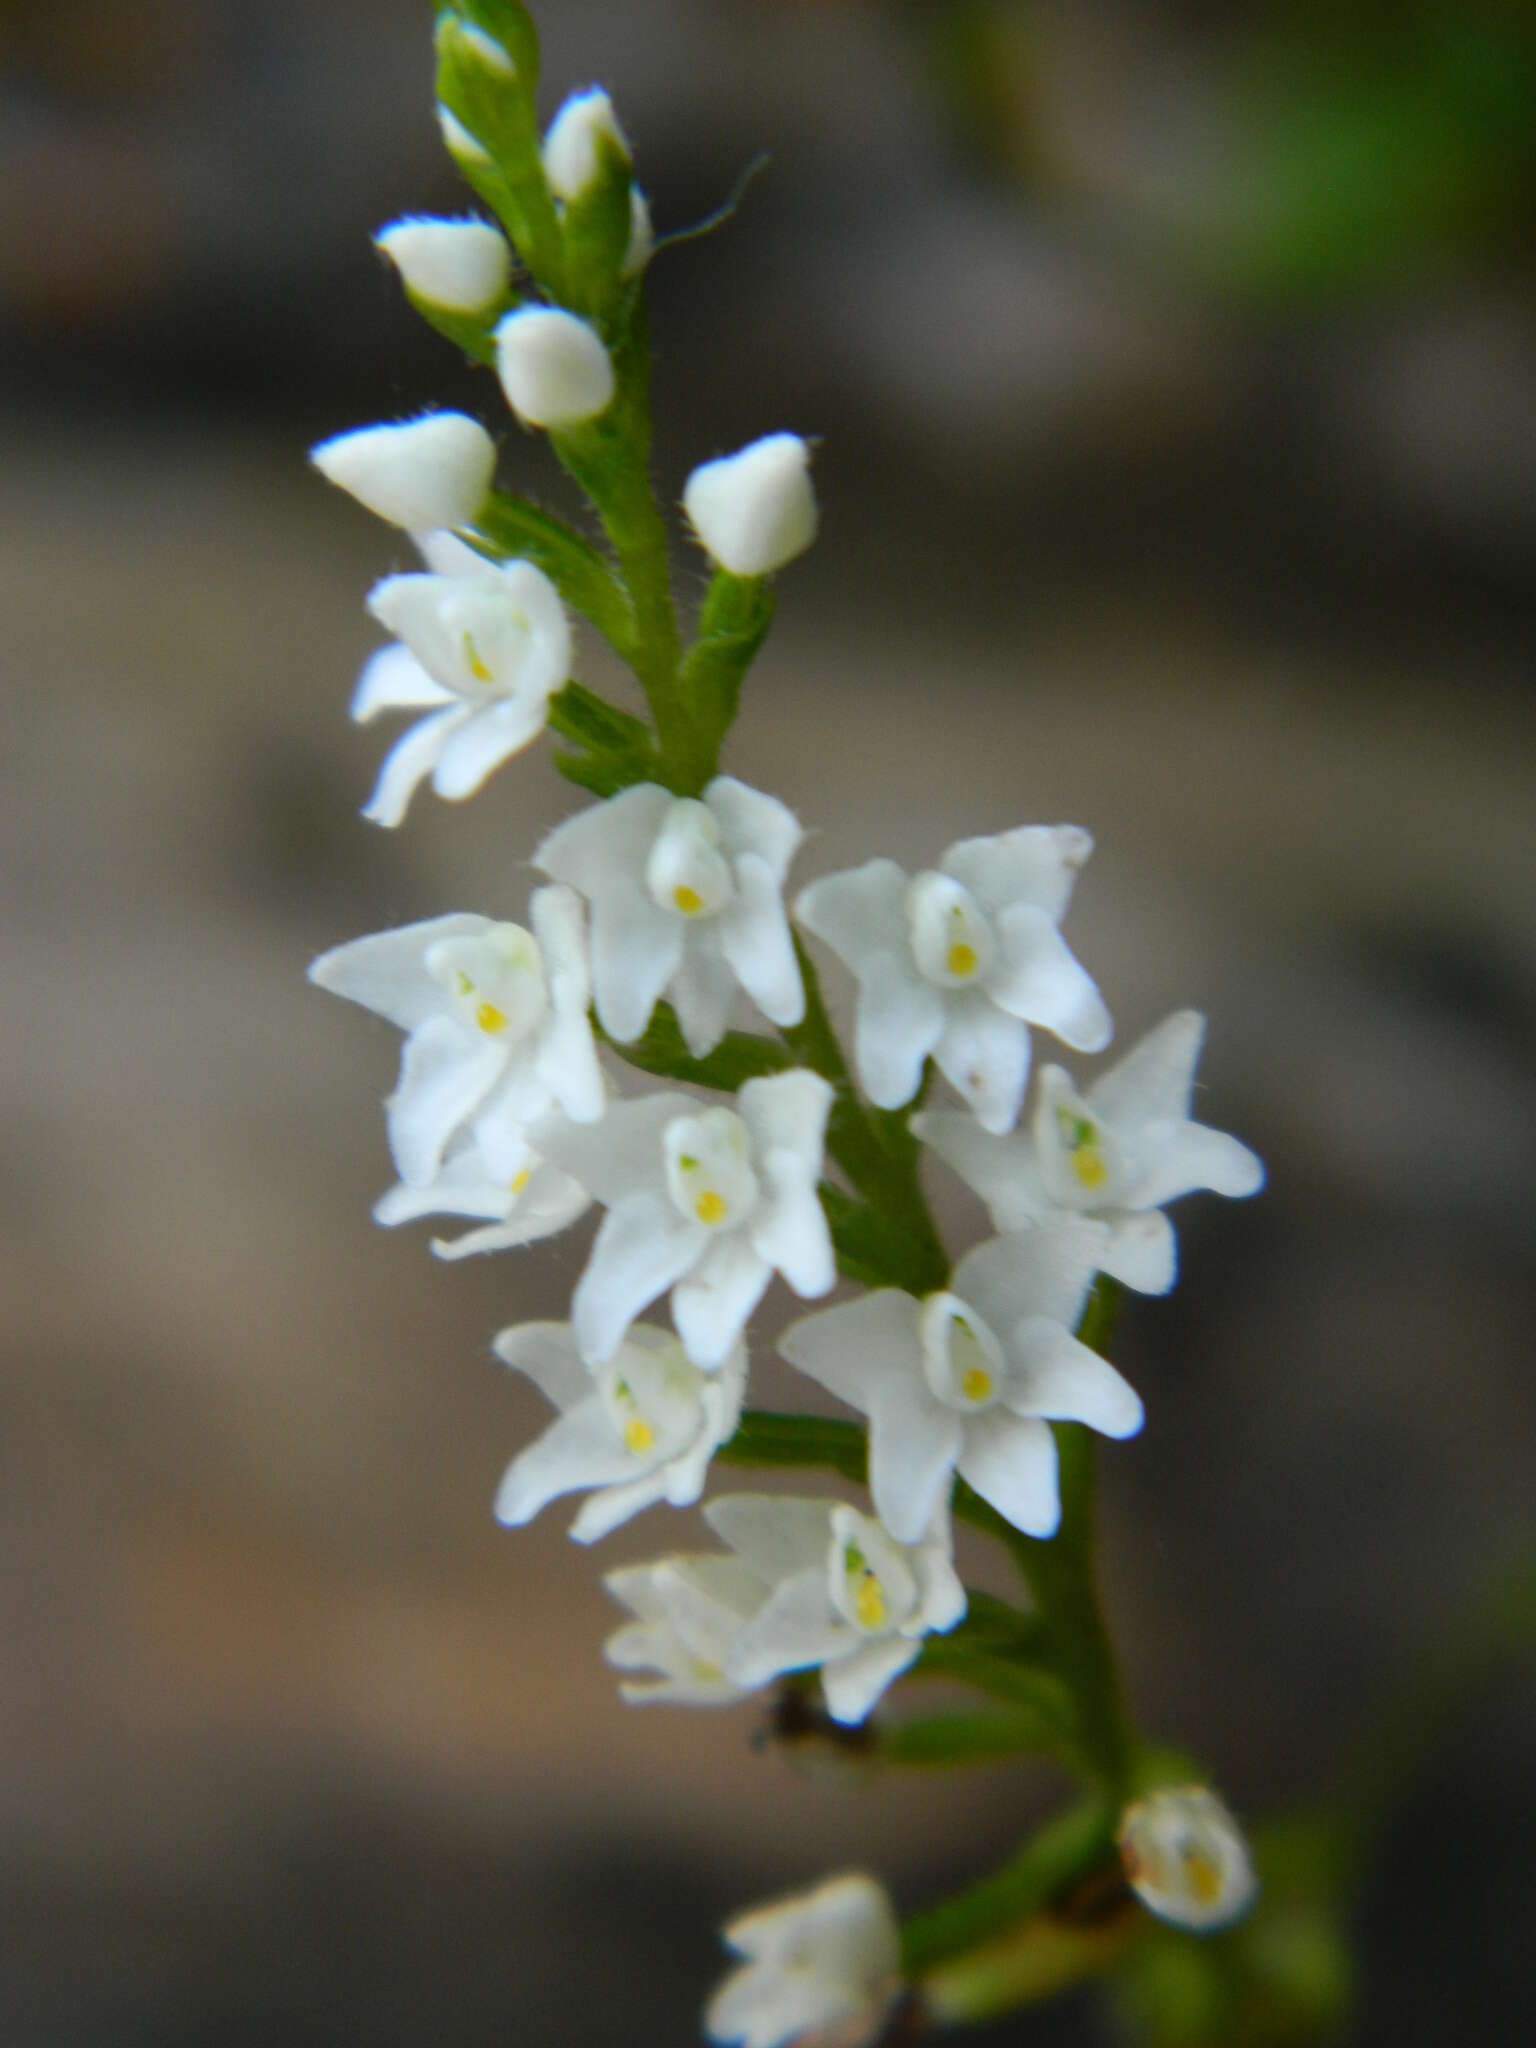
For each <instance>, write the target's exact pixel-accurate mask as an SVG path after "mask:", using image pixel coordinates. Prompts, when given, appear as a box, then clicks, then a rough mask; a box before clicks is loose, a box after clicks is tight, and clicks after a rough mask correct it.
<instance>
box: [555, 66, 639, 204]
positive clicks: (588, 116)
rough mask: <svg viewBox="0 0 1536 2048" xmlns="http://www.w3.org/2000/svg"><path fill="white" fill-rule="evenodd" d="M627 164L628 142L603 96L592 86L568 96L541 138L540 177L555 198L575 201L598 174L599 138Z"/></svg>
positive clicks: (610, 104) (599, 165) (602, 93)
mask: <svg viewBox="0 0 1536 2048" xmlns="http://www.w3.org/2000/svg"><path fill="white" fill-rule="evenodd" d="M603 137H606V138H607V140H608V142H609V143H610V144H611V145H612V146H613V147H614V148H615V149H617V150H618V152H619V154H620V155H621V156H622V157H623V158H624V161H625V162H626V163H628V162H629V154H630V152H629V142H628V139H627V138H626V136H625V134H624V130H623V129H622V128H621V127H620V126H619V117H618V115H617V114H615V113H614V111H613V102H612V100H610V99H609V97H608V95H607V93H605V92H603V91H602V90H601V89H600V88H599V87H597V86H594V87H593V88H592V90H591V91H590V92H577V93H572V95H571V97H570V98H569V99H568V100H567V101H566V103H565V105H564V106H563V107H562V108H561V109H560V111H559V113H558V114H556V116H555V118H554V120H553V121H551V122H550V124H549V133H548V134H547V135H546V136H545V137H544V175H545V177H546V178H548V180H549V188H550V190H551V191H552V192H553V193H554V194H555V196H556V197H557V198H559V199H579V198H580V197H581V195H582V194H583V193H584V192H585V191H586V190H587V188H588V186H590V185H595V184H596V183H597V180H598V178H599V176H600V175H601V172H602V168H603V166H602V155H601V143H600V138H603Z"/></svg>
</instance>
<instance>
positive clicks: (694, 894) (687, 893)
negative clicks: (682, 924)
mask: <svg viewBox="0 0 1536 2048" xmlns="http://www.w3.org/2000/svg"><path fill="white" fill-rule="evenodd" d="M672 901H673V902H674V903H675V904H676V905H677V907H678V909H679V910H680V911H681V912H682V913H683V915H684V917H697V916H698V914H699V912H700V911H701V910H702V909H703V908H704V898H703V897H702V896H701V895H700V894H699V892H698V890H697V889H690V888H689V887H688V885H687V883H686V882H679V883H678V885H677V887H676V888H675V889H674V890H673V891H672Z"/></svg>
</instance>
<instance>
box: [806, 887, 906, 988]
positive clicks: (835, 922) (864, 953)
mask: <svg viewBox="0 0 1536 2048" xmlns="http://www.w3.org/2000/svg"><path fill="white" fill-rule="evenodd" d="M906 897H907V877H906V874H905V873H904V871H903V870H902V869H901V868H899V867H898V866H897V865H896V863H895V861H893V860H871V861H866V862H865V863H864V865H863V867H860V868H844V869H843V870H842V871H841V873H839V874H835V875H824V876H823V877H822V879H821V880H820V881H819V882H812V883H811V885H810V887H809V888H806V889H802V890H801V891H800V894H799V895H798V896H797V897H796V899H795V916H796V917H797V918H798V919H799V920H800V922H801V924H803V925H804V926H805V928H806V930H807V931H808V932H814V933H815V935H816V937H817V938H818V939H821V940H823V941H825V943H826V944H827V945H829V946H830V947H831V948H832V950H833V952H834V953H836V954H837V956H838V958H839V959H840V960H842V961H843V963H844V964H845V965H846V966H848V967H851V968H852V970H853V972H854V973H855V974H859V975H862V973H863V972H864V968H865V966H866V964H867V963H868V962H869V961H870V960H872V959H874V958H875V957H876V956H877V955H879V954H881V953H885V952H898V953H905V952H906V951H907V949H908V947H907V912H906Z"/></svg>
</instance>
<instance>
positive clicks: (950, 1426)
mask: <svg viewBox="0 0 1536 2048" xmlns="http://www.w3.org/2000/svg"><path fill="white" fill-rule="evenodd" d="M963 1438H964V1428H963V1425H962V1423H961V1420H960V1417H959V1416H958V1415H956V1414H955V1413H953V1411H952V1410H950V1409H948V1408H944V1407H941V1406H940V1404H939V1403H938V1402H937V1401H935V1400H934V1398H933V1396H932V1395H931V1394H930V1393H929V1391H928V1388H927V1385H926V1384H925V1383H924V1381H923V1380H922V1379H921V1378H920V1377H919V1376H918V1374H917V1373H912V1374H903V1375H901V1376H900V1377H899V1378H897V1377H894V1376H892V1377H888V1378H886V1379H884V1380H883V1381H878V1382H877V1383H876V1384H875V1386H874V1388H873V1389H872V1392H871V1396H870V1411H869V1490H870V1493H871V1495H872V1496H873V1498H874V1503H875V1511H876V1513H877V1514H878V1515H879V1517H880V1519H881V1521H882V1522H884V1524H885V1526H886V1528H887V1529H889V1530H890V1532H891V1534H892V1535H893V1536H894V1537H895V1538H896V1541H897V1542H898V1543H919V1542H921V1541H922V1538H923V1533H924V1531H925V1530H926V1529H927V1527H928V1525H929V1523H930V1522H931V1521H932V1520H933V1516H934V1511H935V1510H936V1509H937V1507H938V1506H939V1503H940V1501H941V1500H942V1499H943V1497H944V1495H945V1493H946V1491H947V1490H948V1486H949V1475H950V1473H951V1472H952V1471H953V1470H954V1466H955V1460H956V1459H957V1458H958V1457H959V1455H960V1447H961V1443H962V1441H963Z"/></svg>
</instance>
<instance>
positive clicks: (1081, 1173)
mask: <svg viewBox="0 0 1536 2048" xmlns="http://www.w3.org/2000/svg"><path fill="white" fill-rule="evenodd" d="M1072 1171H1073V1172H1074V1173H1075V1174H1076V1175H1077V1178H1078V1181H1079V1183H1080V1184H1081V1185H1082V1186H1083V1187H1085V1188H1088V1189H1089V1190H1090V1191H1091V1190H1092V1189H1094V1188H1101V1187H1103V1185H1104V1183H1105V1181H1107V1180H1108V1179H1109V1164H1108V1161H1107V1160H1106V1159H1105V1157H1104V1154H1103V1153H1102V1152H1101V1151H1100V1150H1099V1148H1098V1146H1097V1145H1083V1146H1081V1147H1080V1148H1079V1149H1078V1150H1077V1151H1076V1152H1074V1153H1073V1155H1072Z"/></svg>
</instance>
